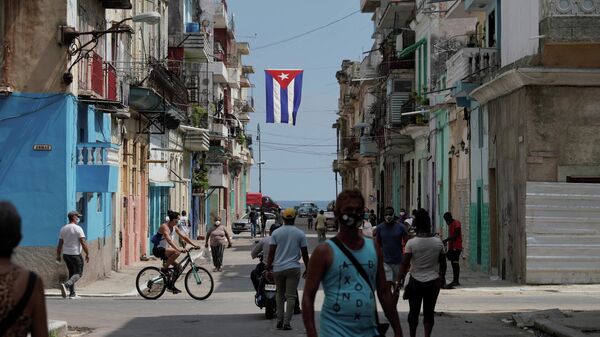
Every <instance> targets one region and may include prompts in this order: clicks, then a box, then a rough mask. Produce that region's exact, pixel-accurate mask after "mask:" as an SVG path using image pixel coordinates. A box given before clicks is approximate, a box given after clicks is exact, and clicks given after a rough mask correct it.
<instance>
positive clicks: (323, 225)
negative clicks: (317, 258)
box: [315, 210, 327, 242]
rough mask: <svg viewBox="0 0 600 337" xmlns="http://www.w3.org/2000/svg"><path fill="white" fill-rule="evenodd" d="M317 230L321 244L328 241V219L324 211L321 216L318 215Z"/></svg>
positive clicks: (320, 213)
mask: <svg viewBox="0 0 600 337" xmlns="http://www.w3.org/2000/svg"><path fill="white" fill-rule="evenodd" d="M315 228H316V229H317V238H318V240H319V242H324V241H325V240H327V238H326V234H327V218H326V217H325V212H324V211H323V210H320V211H319V215H317V219H316V220H315Z"/></svg>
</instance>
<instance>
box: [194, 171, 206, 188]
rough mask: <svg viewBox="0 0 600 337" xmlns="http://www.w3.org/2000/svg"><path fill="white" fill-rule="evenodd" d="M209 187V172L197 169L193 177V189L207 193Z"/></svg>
mask: <svg viewBox="0 0 600 337" xmlns="http://www.w3.org/2000/svg"><path fill="white" fill-rule="evenodd" d="M208 187H209V184H208V170H206V169H195V170H194V176H193V177H192V189H193V190H194V191H206V190H208Z"/></svg>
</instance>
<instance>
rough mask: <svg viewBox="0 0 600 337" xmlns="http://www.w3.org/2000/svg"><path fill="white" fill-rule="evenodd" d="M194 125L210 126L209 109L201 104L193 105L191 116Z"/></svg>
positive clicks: (200, 126) (199, 126) (198, 126)
mask: <svg viewBox="0 0 600 337" xmlns="http://www.w3.org/2000/svg"><path fill="white" fill-rule="evenodd" d="M190 119H191V121H192V126H194V127H197V128H206V127H208V111H207V110H206V108H203V107H201V106H199V105H194V106H192V115H191V116H190Z"/></svg>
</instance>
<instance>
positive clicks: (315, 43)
mask: <svg viewBox="0 0 600 337" xmlns="http://www.w3.org/2000/svg"><path fill="white" fill-rule="evenodd" d="M227 3H228V8H229V9H228V10H229V13H230V14H231V13H233V14H234V15H235V34H236V40H237V41H238V42H242V41H247V42H249V43H250V55H248V56H244V58H243V63H244V64H247V65H252V66H254V70H255V74H254V75H252V76H251V78H250V79H251V81H252V83H254V85H255V88H254V89H253V95H254V100H255V110H256V111H255V112H254V113H253V114H251V116H250V117H251V119H252V120H251V122H250V123H249V124H248V128H247V132H248V133H250V134H252V136H253V138H254V139H253V145H252V147H253V149H254V160H255V162H258V161H259V160H258V157H259V156H258V152H259V151H258V150H259V149H258V142H257V141H256V130H257V123H259V124H260V130H261V139H262V141H261V143H262V144H261V160H262V161H264V162H265V164H264V165H262V174H261V176H262V184H261V187H262V193H263V194H265V195H268V196H270V197H271V198H273V199H275V200H303V201H312V200H333V199H335V175H334V173H333V171H332V169H331V168H332V162H333V160H334V159H335V158H336V134H335V129H333V128H332V127H331V125H332V124H333V123H335V120H336V118H337V115H336V113H337V111H338V103H337V102H338V98H339V85H338V83H337V81H336V79H335V73H336V71H338V70H340V68H341V64H342V60H344V59H352V60H359V59H360V58H362V52H363V51H368V50H370V49H371V46H372V44H373V41H372V39H371V34H372V32H373V23H372V21H371V20H370V19H371V16H370V14H368V13H365V14H362V13H360V12H359V13H356V14H354V15H351V16H350V17H348V18H347V19H344V20H342V21H340V22H338V23H335V24H332V25H331V26H329V27H326V28H324V29H322V30H319V31H317V32H314V33H312V34H308V35H306V36H303V37H301V38H298V39H295V40H292V41H290V42H286V43H283V44H279V45H276V46H272V47H267V48H262V49H261V48H260V47H261V46H264V45H267V44H270V43H273V42H277V41H280V40H284V39H287V38H290V37H292V36H295V35H298V34H301V33H304V32H307V31H310V30H312V29H315V28H317V27H320V26H323V25H326V24H328V23H330V22H332V21H335V20H338V19H341V18H343V17H344V16H347V15H349V14H351V13H352V12H355V11H358V10H359V9H360V1H359V0H300V1H298V0H228V2H227ZM254 48H258V49H257V50H254ZM271 68H272V69H304V78H303V88H302V103H301V106H300V109H299V111H298V115H297V122H296V125H295V126H291V125H284V124H266V123H265V120H266V113H265V80H264V70H265V69H271ZM258 180H259V179H258V165H254V166H253V167H252V171H251V191H252V192H258V190H259V186H258V185H259V182H258ZM338 186H339V187H340V188H341V178H340V179H339V184H338Z"/></svg>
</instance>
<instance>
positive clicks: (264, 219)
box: [260, 211, 267, 238]
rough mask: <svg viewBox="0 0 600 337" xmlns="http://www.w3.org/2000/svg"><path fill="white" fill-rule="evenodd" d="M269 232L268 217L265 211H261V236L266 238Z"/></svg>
mask: <svg viewBox="0 0 600 337" xmlns="http://www.w3.org/2000/svg"><path fill="white" fill-rule="evenodd" d="M266 230H267V215H266V214H265V211H260V236H261V237H263V238H264V237H265V235H266V233H265V232H266Z"/></svg>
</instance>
